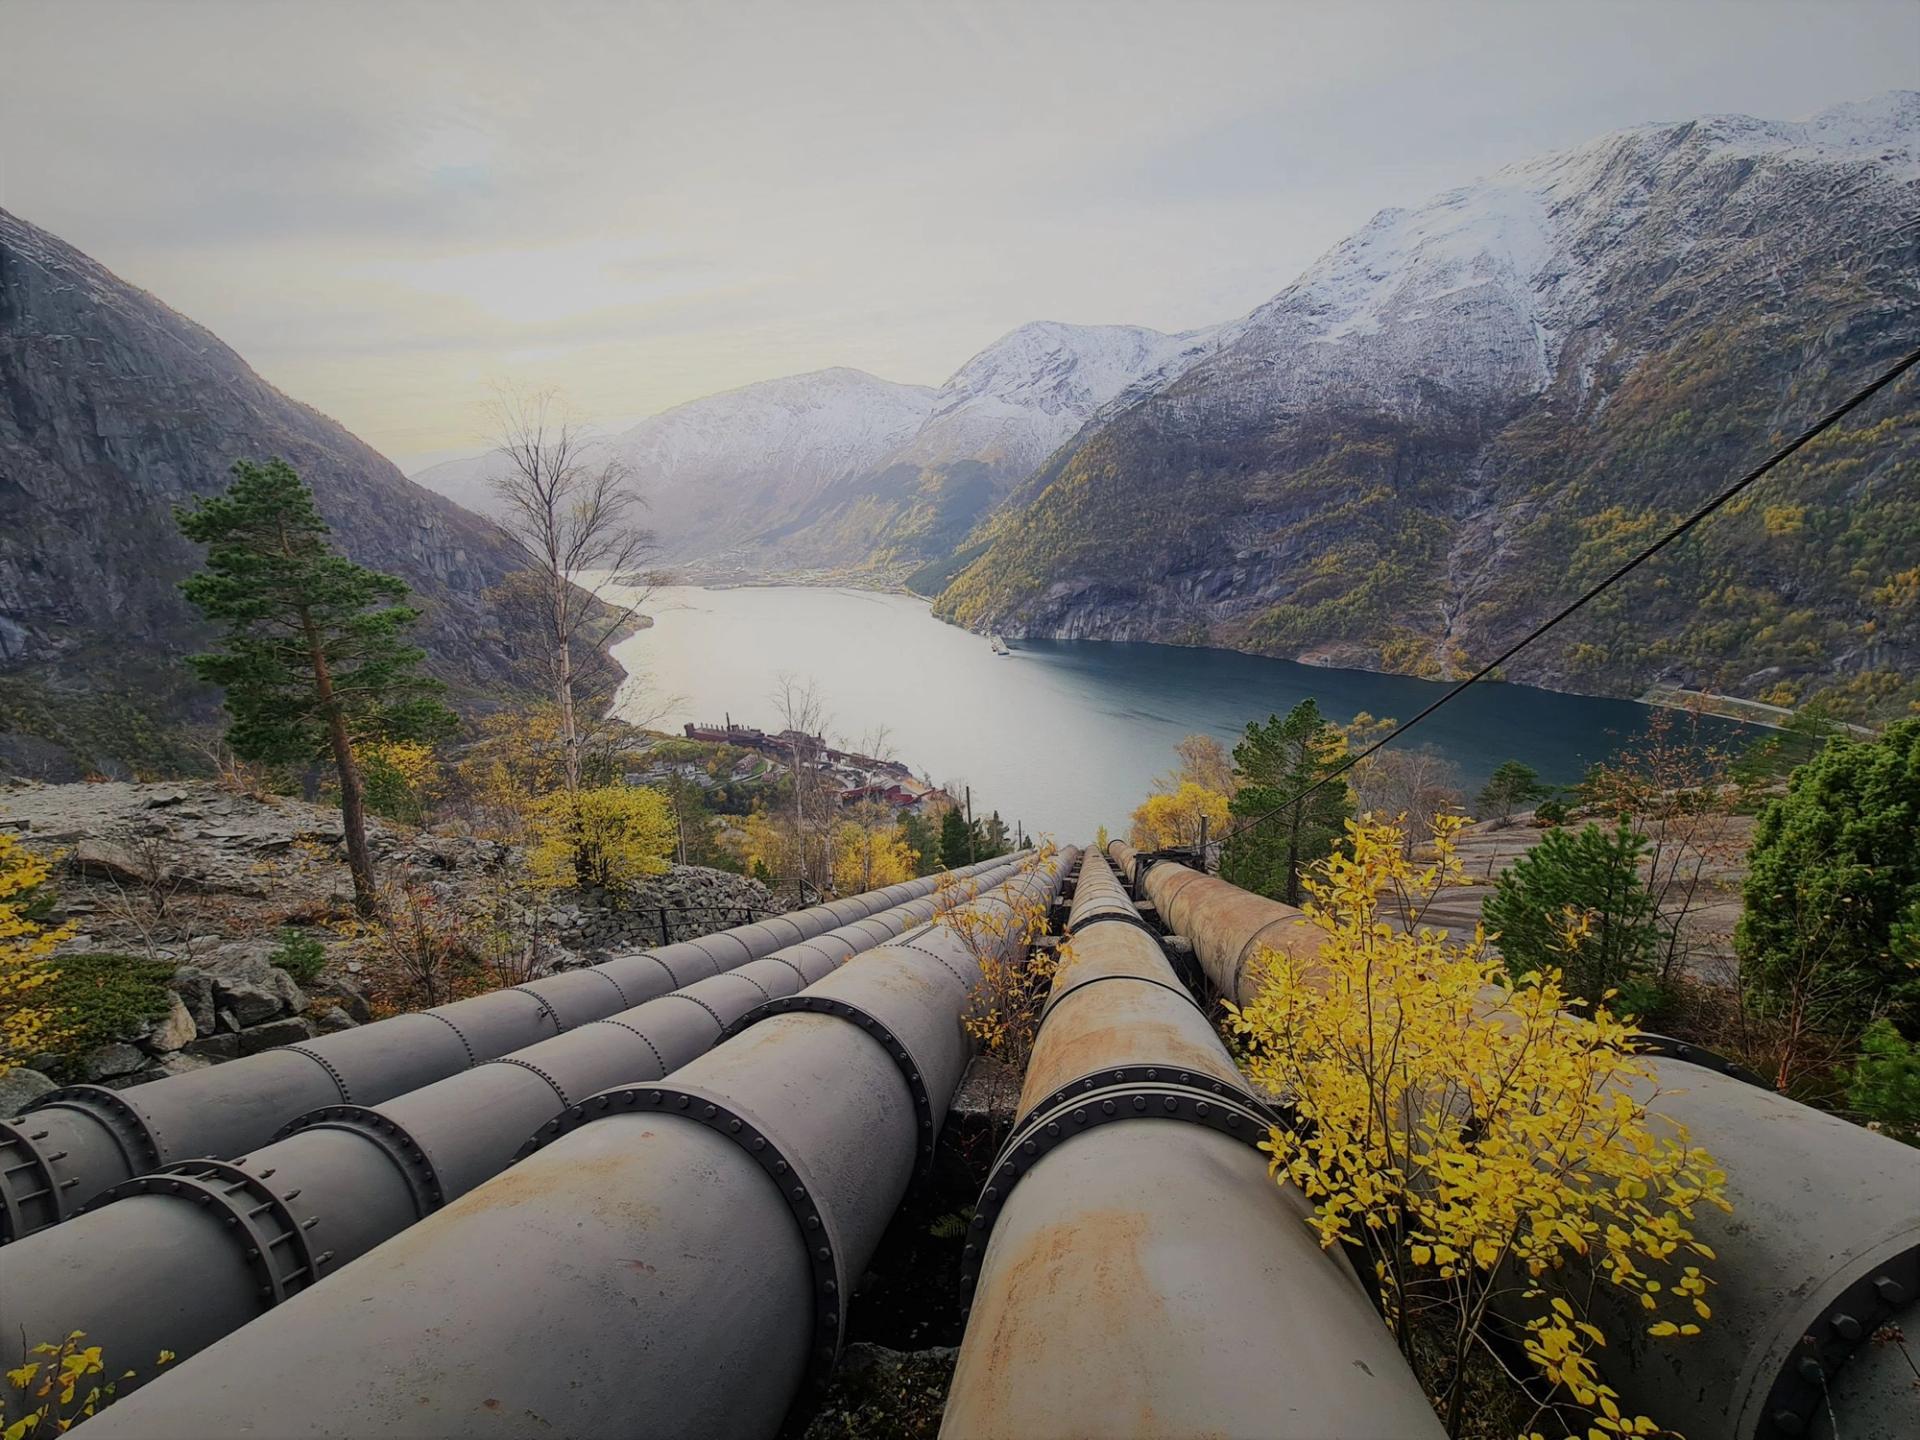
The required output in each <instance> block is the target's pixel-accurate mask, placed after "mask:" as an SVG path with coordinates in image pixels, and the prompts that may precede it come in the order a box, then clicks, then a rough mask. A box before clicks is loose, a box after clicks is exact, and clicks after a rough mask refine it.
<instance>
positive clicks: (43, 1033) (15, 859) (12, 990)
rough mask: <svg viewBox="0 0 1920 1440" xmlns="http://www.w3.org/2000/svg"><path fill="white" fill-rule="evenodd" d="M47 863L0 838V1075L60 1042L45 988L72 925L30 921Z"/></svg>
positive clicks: (57, 1018) (47, 870)
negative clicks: (54, 954) (59, 947)
mask: <svg viewBox="0 0 1920 1440" xmlns="http://www.w3.org/2000/svg"><path fill="white" fill-rule="evenodd" d="M51 873H52V872H51V870H50V868H49V867H48V865H47V862H46V861H45V860H43V859H42V858H41V857H40V856H38V855H36V854H34V853H33V852H32V851H31V850H29V849H27V848H26V846H24V845H22V844H21V843H20V842H19V841H18V840H16V839H15V838H14V837H13V836H11V835H7V834H0V1075H4V1074H6V1073H7V1071H9V1070H11V1069H13V1068H14V1066H16V1065H18V1064H20V1063H21V1062H22V1061H24V1060H25V1059H26V1058H27V1057H28V1056H30V1055H33V1054H35V1053H37V1052H38V1051H41V1050H46V1049H50V1048H52V1046H53V1045H54V1043H55V1042H57V1041H58V1040H60V1039H61V1038H62V1027H61V1023H60V1014H59V1011H58V1009H57V1008H56V1007H55V1006H54V1004H53V1003H52V995H51V992H50V989H49V987H50V986H51V985H52V984H53V982H54V980H55V979H56V978H58V976H59V973H60V972H59V967H58V966H57V965H56V964H55V963H54V961H53V958H52V956H53V952H54V950H55V948H56V947H58V946H59V944H60V943H61V942H62V941H63V940H66V939H67V938H68V937H69V936H71V935H72V934H73V933H74V931H75V930H76V929H77V923H76V922H72V921H69V922H68V923H67V924H65V925H59V926H47V925H43V924H41V923H40V922H39V921H37V920H35V919H33V918H31V913H30V912H31V908H32V902H33V898H34V892H35V891H37V890H38V889H39V888H40V886H42V885H43V884H45V883H46V880H47V877H48V875H49V874H51Z"/></svg>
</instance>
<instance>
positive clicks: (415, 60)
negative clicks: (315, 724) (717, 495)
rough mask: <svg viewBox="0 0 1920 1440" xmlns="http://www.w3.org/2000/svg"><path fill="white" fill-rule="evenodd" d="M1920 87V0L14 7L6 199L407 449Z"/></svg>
mask: <svg viewBox="0 0 1920 1440" xmlns="http://www.w3.org/2000/svg"><path fill="white" fill-rule="evenodd" d="M1917 78H1920V0H1889V3H1869V0H1861V3H1849V0H1824V3H1818V0H1808V3H1794V4H1784V3H1768V0H1741V3H1737V4H1732V5H1722V4H1718V3H1708V0H1658V3H1652V4H1642V3H1638V0H1611V3H1610V0H1573V3H1554V0H1539V3H1523V0H1514V3H1499V4H1466V3H1452V4H1445V5H1440V4H1431V3H1410V4H1390V3H1385V0H1380V3H1364V0H1362V3H1349V4H1345V5H1340V6H1333V5H1327V4H1324V3H1302V4H1287V3H1263V4H1255V3H1206V0H1182V3H1175V0H1157V3H1126V0H1118V3H1099V4H1091V3H1088V4H1083V3H1071V0H1027V3H1021V4H1000V3H982V0H947V3H941V4H925V5H923V4H916V3H911V0H889V3H835V0H811V3H802V0H787V3H782V4H767V5H759V4H751V3H722V0H704V3H698V4H695V3H673V4H663V5H646V4H639V3H620V4H591V3H584V0H541V3H535V0H518V3H493V0H460V3H454V0H444V3H443V0H379V3H364V4H363V3H360V0H307V3H293V0H126V3H110V0H0V207H4V208H6V209H8V210H11V211H13V212H14V213H15V214H17V215H20V216H22V217H24V218H25V219H27V220H30V221H32V222H33V223H35V224H37V225H40V226H43V227H45V228H46V229H49V230H51V231H53V232H54V233H55V234H57V235H59V236H60V237H61V238H63V239H65V240H67V241H68V242H70V243H71V244H74V245H76V246H78V247H79V248H80V249H82V250H84V251H86V252H87V253H88V254H90V255H92V256H93V257H95V258H96V259H98V260H100V261H101V262H102V263H104V264H106V265H107V266H109V267H110V268H111V269H113V270H115V271H116V272H117V273H119V274H120V275H121V276H123V277H124V278H126V279H128V280H130V281H132V282H133V283H135V284H137V285H140V286H142V287H144V288H145V289H147V290H149V291H151V292H153V293H154V294H156V295H158V296H159V297H160V298H161V299H163V300H164V301H166V302H167V303H168V304H170V305H172V306H173V307H174V308H175V309H176V310H179V311H181V312H183V313H185V314H186V315H188V316H190V317H192V318H193V319H195V320H197V321H199V322H200V323H201V324H203V325H205V326H207V327H208V328H209V329H211V330H212V331H213V332H214V333H215V334H217V335H219V336H220V337H221V338H222V339H223V340H225V341H226V342H227V343H228V344H230V345H232V346H233V347H234V348H235V349H236V350H238V351H239V352H240V353H241V355H243V356H244V357H245V358H246V359H247V360H248V361H249V362H250V363H251V364H252V365H253V366H254V368H255V369H257V370H258V371H259V372H260V373H261V374H262V375H264V376H265V377H266V378H267V379H268V380H270V381H271V382H273V383H274V384H276V385H278V386H279V387H280V388H281V389H283V390H285V391H286V392H288V393H289V394H291V395H293V396H295V397H296V398H298V399H301V400H304V401H306V402H307V403H309V404H311V405H314V406H316V407H318V408H319V409H321V410H323V411H325V412H326V413H328V414H330V415H332V416H333V417H334V418H336V419H338V420H339V421H341V422H342V423H343V424H345V425H346V426H347V427H348V428H349V429H351V430H353V431H354V432H355V433H356V434H358V435H360V436H361V437H362V438H363V439H365V440H367V441H368V442H370V443H371V444H373V445H374V446H376V447H377V448H378V449H380V450H382V451H383V452H384V453H386V454H387V455H389V456H391V457H392V458H394V459H395V460H396V461H397V462H399V463H400V464H401V466H402V468H404V469H408V470H410V471H412V470H417V469H418V468H420V467H421V466H422V465H425V464H427V463H430V462H432V461H433V460H436V459H442V458H446V457H448V456H450V455H455V454H469V453H474V452H476V451H479V450H482V449H485V448H486V443H487V442H486V438H485V422H484V419H483V416H482V409H481V407H482V405H483V403H484V401H485V399H486V397H487V394H488V393H489V387H490V386H491V385H493V384H495V383H498V382H502V381H513V382H517V383H520V384H524V385H529V386H535V387H548V386H552V387H557V388H558V389H560V390H561V391H562V392H563V393H564V394H565V396H566V397H567V399H568V401H569V402H570V404H571V406H572V408H573V409H574V410H575V411H576V412H577V413H578V414H580V415H582V416H585V417H588V418H590V419H593V420H597V421H599V422H600V423H602V424H604V425H607V426H609V427H613V426H620V425H624V424H628V423H631V422H632V421H633V420H635V419H637V418H639V417H641V416H643V415H646V414H649V413H653V412H655V411H658V410H661V409H665V408H667V407H668V406H671V405H675V404H678V403H681V402H683V401H686V400H691V399H696V398H698V397H700V396H702V395H708V394H712V393H713V392H715V391H718V390H724V389H729V388H732V387H734V386H738V385H744V384H748V383H751V382H753V381H755V380H763V379H768V378H771V377H774V376H778V375H787V374H793V373H796V372H800V371H806V370H814V369H820V368H823V367H825V366H829V365H851V366H856V367H858V368H860V369H863V370H867V371H870V372H872V373H874V374H876V375H881V376H885V377H886V378H888V379H892V380H900V381H910V382H915V383H920V384H928V385H937V384H939V383H940V382H941V381H943V380H944V379H946V377H947V376H948V375H949V374H951V373H952V372H953V371H954V370H956V369H958V368H959V367H960V365H961V364H963V363H964V362H965V361H966V359H967V358H968V357H969V356H970V355H972V354H973V353H974V352H976V351H978V350H979V349H981V348H982V347H984V346H986V345H988V344H990V343H991V342H992V341H993V340H995V339H996V338H998V337H999V336H1000V335H1002V334H1004V333H1006V332H1007V331H1008V330H1011V329H1013V328H1014V327H1015V326H1017V325H1020V324H1023V323H1025V322H1027V321H1031V320H1040V319H1048V320H1063V321H1069V322H1074V323H1084V324H1098V323H1129V324H1142V325H1151V326H1155V327H1158V328H1160V329H1164V330H1180V329H1187V328H1192V327H1195V326H1200V325H1209V324H1213V323H1216V322H1219V321H1222V320H1226V319H1230V318H1233V317H1235V316H1238V315H1241V314H1244V313H1245V312H1246V311H1248V310H1250V309H1252V308H1253V307H1254V306H1255V305H1257V304H1259V303H1260V302H1262V301H1264V300H1265V299H1267V298H1269V297H1270V296H1272V295H1273V294H1275V293H1276V292H1278V291H1279V290H1281V289H1283V288H1285V286H1286V285H1287V284H1288V282H1289V281H1291V280H1292V279H1293V278H1294V277H1295V276H1296V275H1297V274H1298V273H1299V272H1300V271H1301V270H1302V269H1304V268H1305V267H1306V266H1307V265H1308V264H1309V263H1310V262H1311V261H1312V260H1313V259H1314V258H1315V257H1316V256H1318V255H1319V254H1320V253H1322V252H1323V251H1325V250H1326V249H1328V248H1329V247H1330V246H1332V245H1333V244H1335V243H1337V242H1338V241H1339V240H1340V239H1341V238H1342V237H1344V236H1345V235H1346V234H1348V233H1349V232H1351V231H1352V230H1354V229H1356V228H1357V227H1359V226H1360V225H1361V224H1364V223H1365V221H1366V220H1367V219H1368V218H1369V217H1370V216H1371V215H1372V214H1374V213H1375V212H1376V211H1378V210H1380V209H1382V208H1384V207H1386V206H1391V205H1414V204H1418V203H1419V202H1420V201H1422V200H1423V199H1425V198H1426V197H1427V196H1429V195H1431V194H1433V193H1435V192H1436V191H1439V190H1444V189H1447V188H1450V187H1452V186H1454V185H1458V184H1463V183H1465V182H1467V181H1468V180H1471V179H1473V178H1475V177H1476V176H1479V175H1482V174H1485V173H1487V172H1488V171H1491V170H1494V169H1497V168H1498V167H1499V166H1501V165H1503V164H1506V163H1509V162H1511V161H1514V160H1520V159H1524V158H1526V157H1528V156H1530V155H1534V154H1537V153H1540V152H1541V151H1544V150H1550V149H1556V148H1559V147H1562V146H1566V145H1571V144H1575V143H1578V142H1580V141H1583V140H1586V139H1590V138H1592V137H1593V136H1595V135H1598V134H1601V133H1603V132H1605V131H1608V130H1612V129H1618V128H1621V127H1623V126H1627V125H1634V124H1641V123H1645V122H1648V121H1655V120H1674V119H1684V118H1687V117H1690V116H1693V115H1698V114H1706V113H1715V112H1728V111H1733V112H1743V113H1747V114H1755V115H1761V116H1765V117H1767V118H1772V119H1801V118H1805V117H1806V116H1808V115H1811V114H1812V113H1814V112H1815V111H1818V110H1820V109H1822V108H1825V107H1826V106H1828V105H1831V104H1835V103H1838V102H1841V101H1845V100H1853V99H1863V98H1865V97H1867V96H1870V95H1873V94H1877V93H1879V92H1881V91H1884V90H1888V89H1893V88H1898V87H1909V88H1910V87H1912V86H1913V85H1914V84H1915V83H1916V79H1917Z"/></svg>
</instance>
